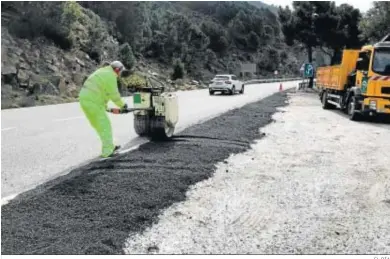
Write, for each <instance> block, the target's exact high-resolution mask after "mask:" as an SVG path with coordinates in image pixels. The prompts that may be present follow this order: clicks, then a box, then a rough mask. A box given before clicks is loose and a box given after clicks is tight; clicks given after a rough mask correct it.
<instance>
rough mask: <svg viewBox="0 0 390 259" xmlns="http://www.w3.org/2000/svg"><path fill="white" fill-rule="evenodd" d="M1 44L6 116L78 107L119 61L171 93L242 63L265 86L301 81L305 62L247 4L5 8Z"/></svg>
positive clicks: (274, 20)
mask: <svg viewBox="0 0 390 259" xmlns="http://www.w3.org/2000/svg"><path fill="white" fill-rule="evenodd" d="M2 39H3V40H2V108H9V107H28V106H34V105H41V104H48V103H58V102H67V101H74V100H76V99H75V98H76V97H77V93H78V90H79V88H80V87H81V85H82V83H83V80H84V79H85V76H86V75H88V73H90V72H92V71H93V70H94V69H96V67H97V66H99V65H100V64H102V63H103V62H104V61H107V60H113V59H121V60H123V62H124V63H125V64H126V65H127V66H128V67H131V68H133V69H134V70H135V71H138V72H139V74H140V75H145V74H151V73H152V74H154V75H157V76H158V77H161V80H165V81H166V83H167V84H169V85H170V86H172V88H173V89H177V88H185V89H190V88H191V87H195V86H189V85H188V82H190V81H191V80H197V81H198V82H200V84H203V85H205V84H206V83H207V82H208V80H209V79H210V78H211V77H212V76H213V75H214V74H215V73H238V72H239V68H240V64H241V63H242V62H244V63H246V62H251V63H256V64H257V69H258V72H259V75H258V76H259V77H269V76H272V73H273V71H274V70H276V69H278V70H280V71H281V74H282V75H285V76H292V75H295V74H297V73H298V72H299V71H298V69H299V65H298V64H299V63H300V62H299V61H298V60H297V58H296V57H295V55H294V52H295V53H298V52H299V50H298V49H296V48H294V47H289V46H287V45H286V44H285V42H284V40H283V34H282V32H281V28H280V24H279V22H278V17H277V14H275V13H274V12H272V11H270V9H269V8H255V7H253V6H252V5H251V4H249V3H247V2H2ZM178 70H180V71H179V72H178ZM171 80H173V81H174V82H171ZM197 87H199V86H197Z"/></svg>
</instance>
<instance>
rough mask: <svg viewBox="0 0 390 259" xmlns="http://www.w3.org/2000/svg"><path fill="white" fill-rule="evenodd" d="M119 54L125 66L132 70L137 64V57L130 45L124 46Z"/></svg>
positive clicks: (125, 44)
mask: <svg viewBox="0 0 390 259" xmlns="http://www.w3.org/2000/svg"><path fill="white" fill-rule="evenodd" d="M119 53H120V59H121V60H122V62H123V65H125V67H126V68H127V69H131V68H132V67H133V66H134V64H135V57H134V54H133V50H132V49H131V47H130V45H129V43H127V42H126V43H124V44H122V46H120V48H119Z"/></svg>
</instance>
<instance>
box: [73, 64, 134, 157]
mask: <svg viewBox="0 0 390 259" xmlns="http://www.w3.org/2000/svg"><path fill="white" fill-rule="evenodd" d="M124 70H125V67H124V66H123V64H122V63H121V62H119V61H114V62H112V63H111V64H109V65H107V66H104V67H102V68H99V69H98V70H96V71H95V72H94V73H92V74H91V75H90V76H89V77H88V78H87V80H86V81H85V82H84V85H83V87H82V89H81V91H80V93H79V102H80V106H81V109H82V110H83V112H84V114H85V116H86V117H87V118H88V121H89V122H90V124H91V126H92V127H93V128H94V129H95V130H96V132H97V134H98V135H99V137H100V140H101V142H102V154H101V156H102V157H110V156H113V155H114V154H115V151H117V150H118V149H119V148H120V146H115V145H114V143H113V138H112V129H111V122H110V120H109V118H108V116H107V112H106V109H107V103H108V102H109V101H110V100H111V101H112V102H113V103H115V105H117V106H118V107H119V108H121V109H123V108H127V105H126V104H125V103H124V102H123V100H122V98H121V96H120V93H119V90H118V84H117V78H118V77H119V76H120V75H121V72H123V71H124Z"/></svg>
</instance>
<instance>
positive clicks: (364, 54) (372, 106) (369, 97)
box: [355, 42, 390, 115]
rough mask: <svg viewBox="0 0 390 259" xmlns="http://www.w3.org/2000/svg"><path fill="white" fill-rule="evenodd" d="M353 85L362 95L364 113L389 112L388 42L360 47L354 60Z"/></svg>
mask: <svg viewBox="0 0 390 259" xmlns="http://www.w3.org/2000/svg"><path fill="white" fill-rule="evenodd" d="M355 86H356V87H359V88H360V93H361V95H362V97H364V98H360V99H362V100H360V101H361V105H362V106H361V107H360V108H361V110H362V111H363V112H364V113H368V114H370V115H374V114H377V113H389V114H390V42H378V43H376V44H375V45H373V46H365V47H363V48H362V51H361V52H360V53H359V58H358V60H357V62H356V81H355ZM358 107H359V106H358Z"/></svg>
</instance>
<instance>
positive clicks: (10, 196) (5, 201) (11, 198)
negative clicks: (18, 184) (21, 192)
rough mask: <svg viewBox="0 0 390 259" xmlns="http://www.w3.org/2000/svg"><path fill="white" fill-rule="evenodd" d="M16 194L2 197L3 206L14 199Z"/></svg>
mask: <svg viewBox="0 0 390 259" xmlns="http://www.w3.org/2000/svg"><path fill="white" fill-rule="evenodd" d="M16 196H17V194H13V195H9V196H7V197H4V198H2V199H1V206H3V205H6V204H7V203H8V202H10V201H11V200H13V199H14V198H15V197H16Z"/></svg>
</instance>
